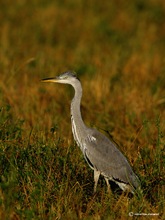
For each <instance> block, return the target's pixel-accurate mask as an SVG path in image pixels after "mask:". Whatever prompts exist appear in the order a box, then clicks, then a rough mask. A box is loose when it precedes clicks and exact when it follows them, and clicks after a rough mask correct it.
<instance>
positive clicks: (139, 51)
mask: <svg viewBox="0 0 165 220" xmlns="http://www.w3.org/2000/svg"><path fill="white" fill-rule="evenodd" d="M0 10H1V13H0V26H1V28H0V73H1V74H0V75H1V80H0V219H12V220H13V219H17V220H18V219H86V220H90V219H91V220H93V219H105V220H107V219H129V218H130V219H131V218H132V217H130V216H129V213H130V212H131V213H132V212H133V213H137V214H138V213H143V214H147V213H159V216H145V215H142V216H140V219H164V218H165V212H164V209H165V208H164V203H165V168H164V167H165V153H164V148H165V139H164V134H165V122H164V119H165V67H164V57H165V52H164V51H165V41H164V39H165V32H164V23H165V3H164V2H163V1H161V0H148V1H145V2H144V1H140V0H136V1H131V0H127V1H122V0H120V1H106V2H104V4H103V3H102V2H100V3H99V2H97V3H96V2H94V1H92V0H90V1H83V0H78V1H73V0H66V1H61V0H60V1H53V0H52V1H51V0H50V1H46V0H42V1H39V0H36V1H21V0H17V1H15V2H14V3H11V2H8V1H6V0H2V1H1V3H0ZM68 69H72V70H75V71H76V72H77V73H78V76H79V78H80V79H81V82H82V85H83V90H84V91H83V99H82V115H83V118H84V120H85V122H86V124H87V125H89V126H93V127H96V128H97V129H99V130H100V131H105V132H106V133H107V135H108V134H110V135H111V136H113V138H114V139H115V141H116V142H117V143H118V144H119V146H120V149H121V151H122V152H124V154H125V155H126V156H127V158H128V160H129V161H130V163H131V165H132V167H133V169H134V171H135V173H136V174H137V175H138V176H139V178H140V180H141V184H142V189H143V194H142V195H141V194H140V195H135V196H134V197H133V198H132V199H129V198H128V197H127V196H125V195H121V196H117V195H116V194H113V193H111V194H107V191H106V184H105V182H104V180H103V178H101V179H100V180H99V185H98V189H97V193H96V195H93V185H94V183H93V171H92V170H91V169H90V168H89V167H88V165H87V164H86V162H85V160H84V158H83V155H82V153H81V151H80V149H79V148H78V147H77V146H76V145H75V143H74V141H73V137H72V133H71V125H70V101H71V98H72V97H73V89H71V88H70V87H69V86H64V85H51V84H48V85H47V84H42V83H41V82H40V79H41V78H44V77H49V76H55V75H58V74H59V73H61V72H63V71H66V70H68ZM133 218H135V219H136V218H138V216H134V217H133Z"/></svg>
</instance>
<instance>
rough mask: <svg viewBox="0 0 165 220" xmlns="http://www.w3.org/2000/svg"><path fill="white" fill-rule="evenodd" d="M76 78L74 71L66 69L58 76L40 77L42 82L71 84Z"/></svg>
mask: <svg viewBox="0 0 165 220" xmlns="http://www.w3.org/2000/svg"><path fill="white" fill-rule="evenodd" d="M77 80H78V78H77V76H76V73H74V72H71V71H68V72H64V73H62V74H61V75H59V76H56V77H52V78H46V79H42V80H41V81H42V82H55V83H63V84H71V85H73V84H74V83H75V82H76V81H77Z"/></svg>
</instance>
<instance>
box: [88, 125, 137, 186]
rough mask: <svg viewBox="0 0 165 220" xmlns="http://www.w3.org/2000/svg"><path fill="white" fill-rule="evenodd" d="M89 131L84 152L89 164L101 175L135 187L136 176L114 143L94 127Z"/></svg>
mask: <svg viewBox="0 0 165 220" xmlns="http://www.w3.org/2000/svg"><path fill="white" fill-rule="evenodd" d="M89 131H90V132H89V134H88V138H87V139H86V141H85V145H86V149H85V152H84V156H85V158H86V160H87V162H88V164H89V166H90V167H91V168H93V169H97V170H99V171H100V172H101V174H102V175H104V176H106V177H108V178H109V179H114V180H116V181H120V182H123V183H126V184H130V185H133V186H134V187H135V188H137V187H138V185H139V183H138V178H137V176H136V175H135V174H134V172H133V170H132V168H131V166H130V164H129V163H128V161H127V159H126V158H125V156H124V155H123V154H122V153H121V152H120V151H119V150H118V148H117V147H116V145H115V143H113V142H111V141H110V140H109V139H108V138H107V137H106V136H105V135H103V134H102V133H100V132H98V131H97V130H95V129H90V130H89Z"/></svg>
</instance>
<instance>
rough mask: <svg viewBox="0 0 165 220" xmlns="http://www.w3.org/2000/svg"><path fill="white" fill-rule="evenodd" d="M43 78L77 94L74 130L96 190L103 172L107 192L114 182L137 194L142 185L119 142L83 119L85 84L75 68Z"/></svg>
mask: <svg viewBox="0 0 165 220" xmlns="http://www.w3.org/2000/svg"><path fill="white" fill-rule="evenodd" d="M41 81H42V82H53V83H62V84H69V85H71V86H72V87H73V88H74V91H75V93H74V97H73V99H72V101H71V124H72V133H73V137H74V140H75V142H76V144H77V145H78V146H79V147H80V149H81V151H82V153H83V156H84V158H85V160H86V162H87V164H88V165H89V167H90V168H91V169H92V170H93V171H94V193H95V192H96V188H97V184H98V180H99V177H100V175H102V176H103V177H104V179H105V181H106V184H107V191H108V192H109V191H110V182H114V183H115V184H117V185H118V187H119V188H120V189H121V190H122V191H124V192H129V193H131V194H134V192H135V191H136V189H137V188H139V187H140V180H139V178H138V176H137V175H136V174H135V173H134V171H133V169H132V167H131V165H130V164H129V162H128V160H127V159H126V157H125V156H124V155H123V153H122V152H121V151H120V150H119V149H118V146H117V144H116V143H115V142H114V141H112V140H111V139H109V138H108V137H107V136H106V135H104V134H103V133H101V132H99V131H98V130H96V129H95V128H90V127H88V126H87V125H86V124H85V123H84V121H83V119H82V115H81V98H82V86H81V82H80V80H79V78H78V77H77V74H76V73H75V72H74V71H67V72H64V73H62V74H60V75H59V76H56V77H51V78H45V79H42V80H41Z"/></svg>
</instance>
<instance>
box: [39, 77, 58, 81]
mask: <svg viewBox="0 0 165 220" xmlns="http://www.w3.org/2000/svg"><path fill="white" fill-rule="evenodd" d="M59 81H60V80H59V79H58V77H52V78H45V79H41V82H59Z"/></svg>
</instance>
